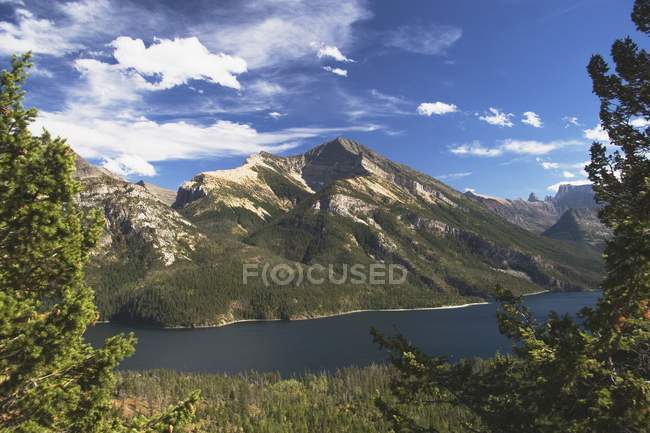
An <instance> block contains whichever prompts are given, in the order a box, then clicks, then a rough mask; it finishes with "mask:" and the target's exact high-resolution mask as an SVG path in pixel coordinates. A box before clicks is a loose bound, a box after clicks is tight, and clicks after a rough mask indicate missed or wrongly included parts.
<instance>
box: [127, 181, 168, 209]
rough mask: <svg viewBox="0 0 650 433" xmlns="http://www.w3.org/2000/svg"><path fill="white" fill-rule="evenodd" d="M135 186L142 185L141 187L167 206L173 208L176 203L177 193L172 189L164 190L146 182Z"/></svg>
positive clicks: (137, 183) (140, 182)
mask: <svg viewBox="0 0 650 433" xmlns="http://www.w3.org/2000/svg"><path fill="white" fill-rule="evenodd" d="M135 184H136V185H140V186H141V187H143V188H144V189H146V190H147V191H149V192H150V193H151V194H153V195H155V196H156V197H158V198H159V199H160V201H162V202H163V203H165V204H166V205H167V206H171V205H172V204H174V202H175V201H176V191H172V190H171V189H167V188H162V187H160V186H158V185H154V184H153V183H149V182H145V181H144V180H140V181H138V182H136V183H135Z"/></svg>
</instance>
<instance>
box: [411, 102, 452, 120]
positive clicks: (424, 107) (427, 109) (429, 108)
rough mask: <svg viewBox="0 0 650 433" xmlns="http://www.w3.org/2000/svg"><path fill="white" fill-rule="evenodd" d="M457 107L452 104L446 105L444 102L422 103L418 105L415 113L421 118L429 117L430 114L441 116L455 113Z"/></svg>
mask: <svg viewBox="0 0 650 433" xmlns="http://www.w3.org/2000/svg"><path fill="white" fill-rule="evenodd" d="M457 111H458V107H457V106H456V105H454V104H447V103H445V102H440V101H438V102H423V103H422V104H420V105H418V108H417V112H418V114H421V115H422V116H429V117H430V116H431V115H432V114H437V115H438V116H442V115H444V114H448V113H456V112H457Z"/></svg>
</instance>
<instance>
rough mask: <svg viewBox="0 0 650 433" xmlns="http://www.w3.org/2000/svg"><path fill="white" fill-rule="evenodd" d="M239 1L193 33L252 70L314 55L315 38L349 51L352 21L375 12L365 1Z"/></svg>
mask: <svg viewBox="0 0 650 433" xmlns="http://www.w3.org/2000/svg"><path fill="white" fill-rule="evenodd" d="M235 3H236V4H237V7H236V8H233V9H232V10H228V9H227V8H226V7H224V11H223V12H222V15H223V17H224V18H223V19H222V20H221V21H219V22H218V23H216V24H215V22H214V20H206V22H205V23H204V24H202V25H198V26H195V27H194V28H193V29H192V32H193V33H194V34H200V35H201V40H202V41H203V42H204V43H205V44H206V45H207V46H208V47H210V48H212V49H213V50H216V51H223V52H227V53H231V54H234V55H237V56H239V57H242V58H244V59H246V62H247V63H248V66H249V68H251V69H257V68H264V67H269V66H280V67H282V66H284V65H285V64H286V63H287V61H291V60H297V59H300V58H302V57H306V56H313V53H314V48H313V46H311V42H313V41H327V43H328V44H329V45H332V46H335V47H338V48H340V49H345V48H347V47H348V46H349V45H350V44H351V42H352V36H353V35H352V25H353V24H354V23H356V22H358V21H360V20H364V19H367V18H369V17H370V16H371V13H370V11H369V10H368V9H367V4H366V1H364V0H350V1H345V2H340V1H338V0H276V1H258V0H241V1H239V2H235ZM220 18H221V17H220Z"/></svg>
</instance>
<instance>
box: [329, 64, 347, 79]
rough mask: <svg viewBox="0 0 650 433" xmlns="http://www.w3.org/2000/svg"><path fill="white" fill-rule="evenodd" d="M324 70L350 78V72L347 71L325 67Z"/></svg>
mask: <svg viewBox="0 0 650 433" xmlns="http://www.w3.org/2000/svg"><path fill="white" fill-rule="evenodd" d="M323 69H324V70H326V71H327V72H331V73H332V74H336V75H339V76H341V77H347V76H348V71H347V70H346V69H341V68H332V67H331V66H323Z"/></svg>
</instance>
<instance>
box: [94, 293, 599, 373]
mask: <svg viewBox="0 0 650 433" xmlns="http://www.w3.org/2000/svg"><path fill="white" fill-rule="evenodd" d="M600 294H601V293H600V292H571V293H544V294H540V295H535V296H529V297H526V298H525V302H526V304H527V305H528V306H529V308H530V309H531V311H532V312H533V313H534V314H535V316H536V317H538V318H539V319H543V318H544V317H545V316H546V314H547V313H548V312H549V311H551V310H555V311H557V312H558V313H561V314H564V313H571V314H573V313H575V312H577V311H578V310H580V309H581V308H582V307H585V306H592V305H594V304H595V303H596V300H597V299H598V297H600ZM495 312H496V305H495V304H494V303H490V304H485V305H474V306H469V307H465V308H456V309H439V310H420V311H391V312H385V311H373V312H362V313H354V314H348V315H342V316H337V317H328V318H322V319H314V320H301V321H291V322H287V321H277V322H244V323H237V324H233V325H229V326H225V327H221V328H203V329H152V328H146V327H137V326H128V325H120V324H112V323H108V324H101V325H97V326H95V327H93V328H90V329H89V330H88V333H87V339H88V340H89V341H90V342H91V343H93V344H95V345H97V344H100V342H101V341H103V339H105V338H106V337H109V336H111V335H115V334H118V333H121V332H131V331H132V332H134V333H135V334H136V336H137V337H138V345H137V348H136V354H135V355H134V356H133V357H131V358H129V359H126V360H125V361H124V362H122V364H121V367H120V368H122V369H129V370H144V369H153V368H168V369H174V370H179V371H191V372H210V373H230V374H233V373H240V372H246V371H251V370H255V371H259V372H267V371H279V372H280V373H282V374H283V375H291V374H301V373H304V372H306V371H311V372H318V371H335V370H336V369H339V368H342V367H348V366H353V365H354V366H364V365H368V364H371V363H379V362H385V360H386V354H385V353H384V352H381V351H379V350H378V348H377V346H376V345H374V344H373V342H372V338H371V336H370V334H369V330H370V328H371V327H373V326H374V327H375V328H378V329H380V330H382V331H384V332H386V333H395V331H396V330H398V331H399V332H400V333H402V334H403V335H405V336H406V337H407V338H409V339H410V340H411V341H412V342H413V343H415V344H416V345H418V346H419V347H420V348H421V349H423V350H424V351H425V352H427V353H430V354H436V355H447V356H449V358H450V359H451V360H454V359H459V358H463V357H472V356H479V357H489V356H492V355H494V353H495V352H497V351H500V352H508V351H509V350H510V343H509V341H508V340H507V339H505V338H504V337H502V336H501V335H500V334H499V332H498V329H497V325H496V318H495Z"/></svg>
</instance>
